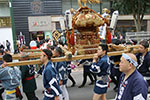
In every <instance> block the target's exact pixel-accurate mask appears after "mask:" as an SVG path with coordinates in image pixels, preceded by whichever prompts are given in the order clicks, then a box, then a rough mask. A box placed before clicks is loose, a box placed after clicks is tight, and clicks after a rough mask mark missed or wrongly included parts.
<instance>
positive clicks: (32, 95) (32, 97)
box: [25, 92, 39, 100]
mask: <svg viewBox="0 0 150 100" xmlns="http://www.w3.org/2000/svg"><path fill="white" fill-rule="evenodd" d="M25 94H26V96H27V99H28V100H39V99H38V98H37V97H36V96H35V92H30V93H25Z"/></svg>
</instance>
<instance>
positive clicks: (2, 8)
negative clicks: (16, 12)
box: [0, 3, 10, 17]
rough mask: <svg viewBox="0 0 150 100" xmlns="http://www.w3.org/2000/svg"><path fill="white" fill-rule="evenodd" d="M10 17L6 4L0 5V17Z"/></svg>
mask: <svg viewBox="0 0 150 100" xmlns="http://www.w3.org/2000/svg"><path fill="white" fill-rule="evenodd" d="M5 16H10V9H9V6H8V3H2V4H0V17H5Z"/></svg>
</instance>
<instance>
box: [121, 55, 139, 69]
mask: <svg viewBox="0 0 150 100" xmlns="http://www.w3.org/2000/svg"><path fill="white" fill-rule="evenodd" d="M122 57H124V59H126V60H127V61H129V63H131V64H133V65H134V66H135V67H137V66H138V63H137V61H135V60H133V59H132V58H131V57H129V56H128V55H127V54H125V53H122Z"/></svg>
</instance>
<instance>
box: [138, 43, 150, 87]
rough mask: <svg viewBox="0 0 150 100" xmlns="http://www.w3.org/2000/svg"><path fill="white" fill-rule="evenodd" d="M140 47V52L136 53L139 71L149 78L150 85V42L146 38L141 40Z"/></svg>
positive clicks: (149, 83)
mask: <svg viewBox="0 0 150 100" xmlns="http://www.w3.org/2000/svg"><path fill="white" fill-rule="evenodd" d="M139 44H140V47H139V51H140V53H138V54H137V55H136V57H137V59H138V60H137V62H138V64H139V65H138V67H137V69H138V71H139V72H140V73H141V74H142V75H143V76H144V78H145V79H146V80H147V82H148V85H149V86H150V53H149V52H148V47H149V43H148V41H146V40H143V41H141V42H140V43H139Z"/></svg>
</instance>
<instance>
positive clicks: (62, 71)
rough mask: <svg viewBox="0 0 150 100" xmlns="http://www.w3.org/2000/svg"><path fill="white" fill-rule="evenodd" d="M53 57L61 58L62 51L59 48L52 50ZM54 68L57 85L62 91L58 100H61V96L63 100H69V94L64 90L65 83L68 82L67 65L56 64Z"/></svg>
mask: <svg viewBox="0 0 150 100" xmlns="http://www.w3.org/2000/svg"><path fill="white" fill-rule="evenodd" d="M54 56H55V57H62V49H61V48H60V47H56V48H55V49H54ZM55 67H56V70H57V72H58V75H59V85H60V88H61V90H62V96H60V100H63V96H64V100H69V94H68V91H67V89H66V83H67V80H68V73H67V63H66V62H65V61H62V62H56V63H55Z"/></svg>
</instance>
